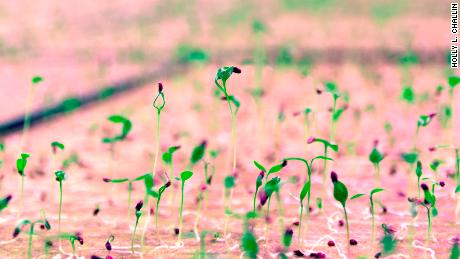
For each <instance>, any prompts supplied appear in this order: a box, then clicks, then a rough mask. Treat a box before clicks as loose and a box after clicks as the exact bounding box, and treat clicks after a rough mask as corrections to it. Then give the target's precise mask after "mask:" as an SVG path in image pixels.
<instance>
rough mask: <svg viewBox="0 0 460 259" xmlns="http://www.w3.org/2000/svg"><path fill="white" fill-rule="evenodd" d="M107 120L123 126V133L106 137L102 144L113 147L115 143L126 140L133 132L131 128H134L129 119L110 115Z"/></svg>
mask: <svg viewBox="0 0 460 259" xmlns="http://www.w3.org/2000/svg"><path fill="white" fill-rule="evenodd" d="M107 119H108V120H109V121H111V122H113V123H117V124H121V125H122V128H121V133H120V134H118V135H116V136H114V137H105V138H103V139H102V142H103V143H109V144H112V145H113V144H114V143H115V142H118V141H122V140H124V139H126V137H127V136H128V133H129V132H130V131H131V128H132V123H131V121H130V120H129V119H127V118H126V117H124V116H122V115H117V114H115V115H110V116H109V117H108V118H107Z"/></svg>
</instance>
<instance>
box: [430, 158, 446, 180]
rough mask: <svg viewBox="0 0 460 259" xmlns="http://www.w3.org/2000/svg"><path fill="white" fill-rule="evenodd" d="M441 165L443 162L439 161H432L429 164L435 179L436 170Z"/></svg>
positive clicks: (436, 175)
mask: <svg viewBox="0 0 460 259" xmlns="http://www.w3.org/2000/svg"><path fill="white" fill-rule="evenodd" d="M442 163H444V161H443V160H439V159H433V161H432V162H431V163H430V168H431V170H433V172H434V175H435V177H436V178H437V177H438V168H439V166H440V165H441V164H442Z"/></svg>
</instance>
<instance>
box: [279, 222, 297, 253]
mask: <svg viewBox="0 0 460 259" xmlns="http://www.w3.org/2000/svg"><path fill="white" fill-rule="evenodd" d="M293 233H294V232H293V231H292V228H287V229H286V230H285V231H284V233H283V235H282V236H281V243H282V244H283V251H282V252H281V253H280V258H286V259H287V258H288V257H287V256H286V254H285V253H286V252H287V251H288V250H289V247H290V246H291V243H292V235H293Z"/></svg>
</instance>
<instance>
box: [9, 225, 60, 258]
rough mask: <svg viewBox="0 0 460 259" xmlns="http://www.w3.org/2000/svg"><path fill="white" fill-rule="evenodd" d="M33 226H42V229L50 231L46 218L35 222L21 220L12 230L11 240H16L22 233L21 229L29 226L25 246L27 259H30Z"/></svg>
mask: <svg viewBox="0 0 460 259" xmlns="http://www.w3.org/2000/svg"><path fill="white" fill-rule="evenodd" d="M35 224H42V225H43V226H44V228H46V229H47V230H50V229H51V225H50V223H49V222H48V220H47V219H46V218H44V217H43V219H39V220H36V221H30V220H28V219H23V220H21V221H20V222H19V223H18V224H17V225H16V227H15V228H14V232H13V238H16V237H17V236H18V235H19V234H20V233H21V232H22V230H23V228H24V227H25V226H27V225H29V242H28V246H27V247H28V249H27V258H28V259H30V258H32V238H33V235H34V231H35Z"/></svg>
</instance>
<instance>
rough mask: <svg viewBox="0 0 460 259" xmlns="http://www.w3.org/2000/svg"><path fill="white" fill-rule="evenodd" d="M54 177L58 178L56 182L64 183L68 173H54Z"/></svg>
mask: <svg viewBox="0 0 460 259" xmlns="http://www.w3.org/2000/svg"><path fill="white" fill-rule="evenodd" d="M54 175H55V176H56V181H58V182H62V181H64V180H65V179H66V173H65V172H64V171H56V172H54Z"/></svg>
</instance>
